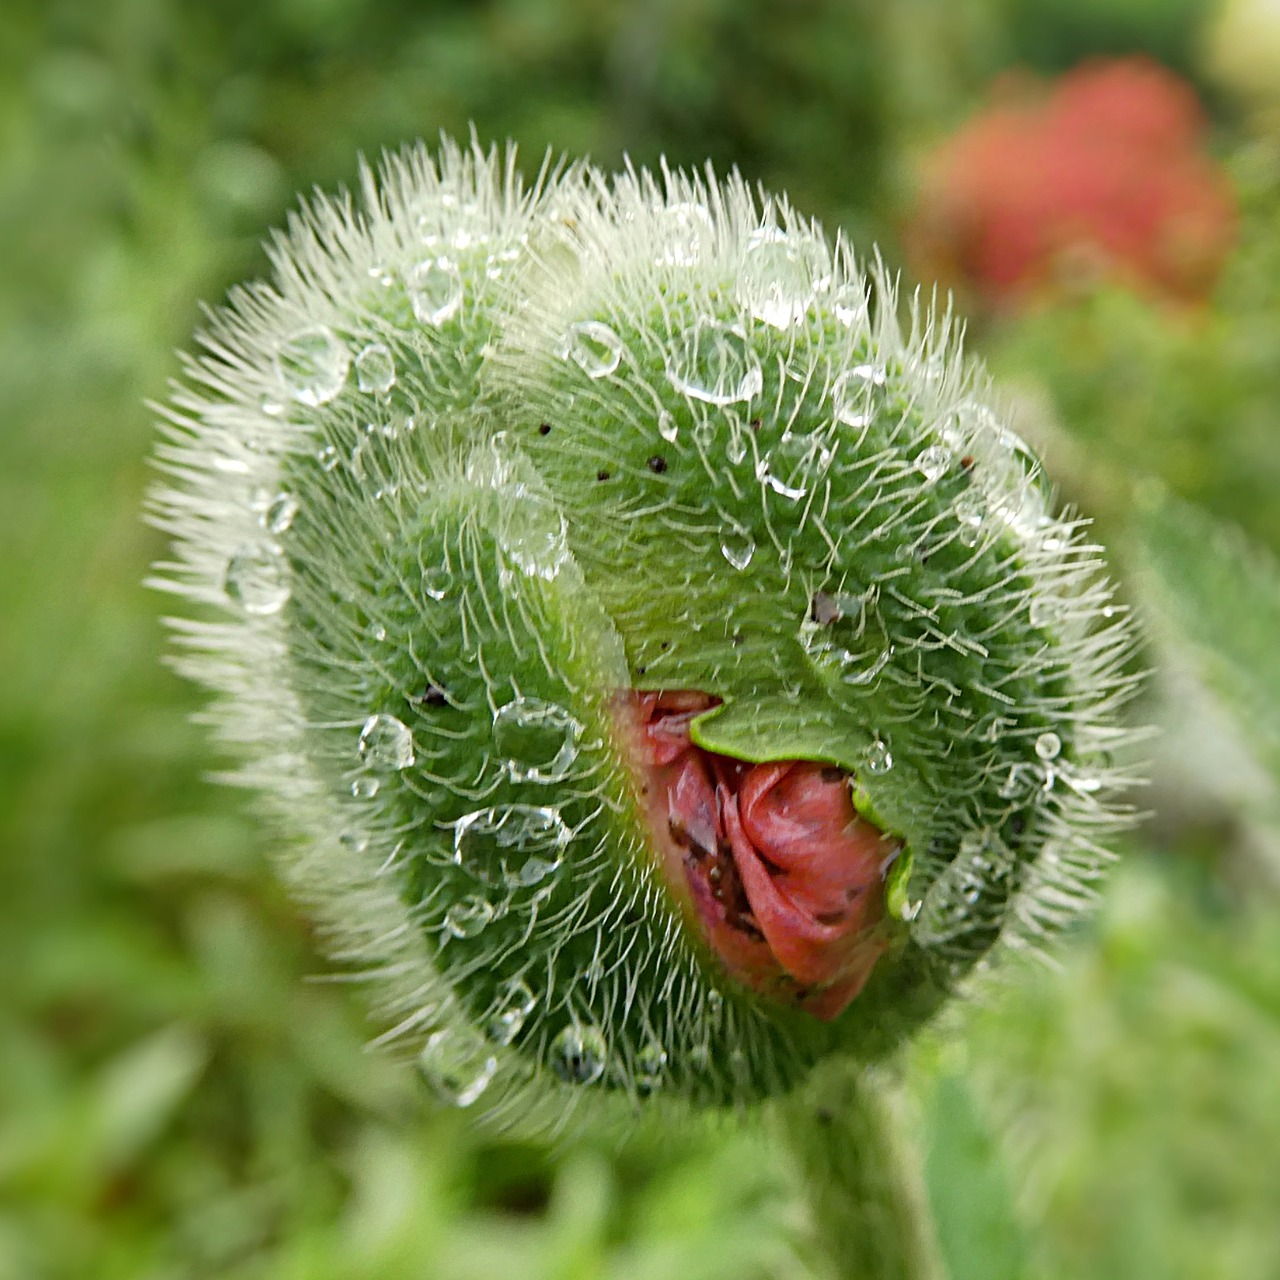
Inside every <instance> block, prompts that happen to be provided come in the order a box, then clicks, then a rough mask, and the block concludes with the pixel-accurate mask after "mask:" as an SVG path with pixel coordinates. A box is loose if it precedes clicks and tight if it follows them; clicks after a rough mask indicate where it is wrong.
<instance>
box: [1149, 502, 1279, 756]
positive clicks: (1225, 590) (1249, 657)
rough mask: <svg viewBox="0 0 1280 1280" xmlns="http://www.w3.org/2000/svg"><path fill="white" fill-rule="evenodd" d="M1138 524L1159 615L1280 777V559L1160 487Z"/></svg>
mask: <svg viewBox="0 0 1280 1280" xmlns="http://www.w3.org/2000/svg"><path fill="white" fill-rule="evenodd" d="M1135 528H1136V533H1137V539H1138V553H1139V557H1140V562H1141V565H1142V577H1141V579H1140V583H1139V585H1140V587H1141V588H1142V590H1143V593H1144V602H1145V604H1146V606H1147V610H1148V612H1149V613H1150V614H1151V621H1152V623H1153V624H1154V625H1155V627H1156V628H1157V630H1158V631H1159V632H1161V633H1163V635H1164V636H1165V638H1166V639H1167V640H1168V641H1170V642H1171V643H1173V644H1175V645H1177V646H1178V647H1179V649H1181V650H1183V651H1185V653H1186V654H1187V655H1188V656H1189V657H1190V658H1191V660H1192V661H1193V663H1194V664H1195V668H1196V670H1197V672H1198V674H1199V675H1200V677H1201V678H1202V679H1203V680H1204V682H1205V683H1206V684H1207V685H1208V686H1209V688H1210V689H1212V690H1213V691H1214V692H1215V693H1216V694H1217V695H1218V696H1219V697H1220V698H1221V699H1222V702H1223V704H1224V706H1225V707H1226V709H1227V710H1228V711H1229V712H1230V713H1231V715H1232V716H1234V717H1235V719H1236V720H1237V722H1238V723H1239V725H1240V727H1241V729H1242V730H1243V731H1244V732H1245V734H1246V735H1247V737H1248V739H1249V741H1250V743H1251V745H1252V747H1253V749H1254V751H1255V752H1256V753H1257V755H1258V757H1259V759H1260V760H1261V762H1262V763H1263V764H1265V765H1267V766H1268V767H1269V768H1270V769H1271V771H1272V773H1273V774H1274V775H1275V777H1276V778H1277V779H1278V780H1280V565H1277V564H1276V562H1275V560H1274V558H1273V557H1272V556H1271V555H1270V554H1269V553H1267V552H1266V551H1264V550H1263V549H1262V548H1261V547H1258V546H1255V545H1252V544H1250V543H1249V542H1247V541H1246V540H1245V538H1244V537H1243V535H1241V534H1240V533H1239V531H1237V530H1235V529H1232V528H1231V527H1229V526H1227V525H1224V524H1222V523H1221V522H1219V521H1217V520H1215V519H1214V518H1213V517H1211V516H1209V515H1207V514H1206V513H1205V512H1203V511H1200V510H1198V509H1196V508H1195V507H1192V506H1189V505H1188V504H1186V503H1184V502H1180V501H1178V500H1177V499H1175V498H1172V497H1170V496H1169V495H1168V494H1166V493H1165V492H1164V491H1162V490H1159V489H1156V488H1154V487H1152V488H1150V489H1149V490H1146V491H1144V495H1143V498H1142V500H1141V502H1140V506H1139V510H1138V512H1137V515H1136V517H1135Z"/></svg>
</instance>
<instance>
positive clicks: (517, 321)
mask: <svg viewBox="0 0 1280 1280" xmlns="http://www.w3.org/2000/svg"><path fill="white" fill-rule="evenodd" d="M273 264H274V269H275V274H274V278H273V280H272V281H271V282H270V283H267V284H259V285H254V286H250V287H248V288H245V289H242V290H238V291H236V292H234V293H233V294H232V296H231V298H230V299H229V301H228V303H227V305H226V306H225V307H224V308H222V309H221V310H219V311H217V312H215V313H214V314H213V316H212V319H211V321H210V325H209V328H208V329H207V331H206V332H205V333H204V334H203V335H202V337H201V339H200V342H201V354H200V355H198V356H197V357H195V358H193V359H191V360H190V361H189V362H188V364H187V368H186V374H185V377H184V379H183V381H182V383H181V385H180V386H179V387H178V388H177V389H176V390H175V393H174V397H173V401H172V406H171V408H170V409H169V410H168V411H167V413H166V423H165V441H164V443H163V444H162V445H161V447H160V449H159V452H158V465H159V466H160V468H161V469H162V470H163V471H165V473H166V480H165V482H164V484H163V485H162V486H161V487H158V488H157V490H156V492H155V493H154V494H153V497H152V511H153V517H154V519H155V520H156V522H157V523H159V524H160V525H161V526H162V527H163V528H164V529H166V530H167V531H169V533H170V534H171V535H172V538H173V542H174V550H175V554H174V557H173V560H172V563H169V564H166V565H164V566H162V567H161V571H160V576H159V578H158V583H159V585H161V586H163V587H166V588H167V589H169V590H172V591H175V592H177V593H178V594H180V595H182V596H184V597H185V598H186V599H187V600H188V601H189V602H190V604H191V606H192V607H191V609H189V611H188V616H187V617H185V618H182V619H175V620H174V621H173V623H172V626H173V629H174V634H175V638H176V641H177V644H178V646H179V650H180V653H179V656H178V659H177V663H178V665H179V667H180V668H181V669H182V670H183V671H185V672H186V673H188V674H189V675H191V676H192V677H194V678H195V679H197V680H199V681H201V682H203V683H204V684H205V685H207V686H209V687H210V688H211V689H212V690H213V691H214V692H215V694H216V700H215V703H214V711H213V717H214V720H215V723H216V724H217V727H218V729H219V732H220V734H221V736H222V737H223V738H224V740H226V741H227V742H229V743H230V744H232V745H233V746H234V747H235V748H236V750H237V751H238V752H239V753H240V755H241V756H242V758H243V760H244V764H243V766H242V768H241V769H240V771H239V773H238V775H237V778H238V780H239V781H241V782H243V783H244V784H246V785H248V786H250V787H252V788H253V789H254V790H255V791H257V792H258V793H259V794H260V795H261V796H262V798H263V800H264V801H265V803H266V804H267V806H268V807H269V808H270V809H271V810H272V811H273V812H274V814H275V815H276V816H277V818H278V819H280V820H281V821H282V822H283V824H284V825H285V827H286V829H287V830H289V831H290V832H291V833H292V834H293V836H294V837H295V838H294V840H293V841H291V843H290V846H289V850H290V851H289V853H288V854H287V856H286V865H287V867H288V874H289V876H290V878H291V880H292V882H293V884H294V885H295V887H296V889H297V891H298V892H299V893H300V894H301V895H302V896H303V898H304V899H305V900H307V901H308V902H309V903H310V904H312V906H313V908H314V910H315V912H316V913H317V915H318V916H319V917H320V919H321V920H322V921H323V922H324V924H325V925H326V926H327V928H328V930H329V932H330V936H331V940H332V949H333V952H334V954H335V955H336V956H337V957H338V958H339V959H340V960H342V961H343V962H344V963H346V964H349V965H351V966H354V967H356V968H359V969H361V970H363V971H364V972H366V973H367V974H368V975H369V977H370V979H371V986H372V988H373V989H374V990H375V991H377V992H379V993H380V996H381V999H380V1006H379V1008H380V1013H381V1014H382V1016H383V1017H385V1018H387V1019H388V1022H389V1025H390V1026H391V1028H392V1030H391V1032H390V1033H389V1037H390V1038H391V1039H393V1040H395V1041H398V1042H400V1043H402V1044H406V1045H410V1046H412V1047H413V1048H414V1050H415V1051H416V1052H417V1053H418V1054H419V1055H420V1061H421V1065H422V1069H423V1071H424V1073H425V1074H426V1075H427V1077H428V1078H429V1079H430V1080H431V1082H432V1084H433V1085H434V1086H435V1088H436V1089H437V1090H438V1091H439V1092H440V1093H441V1094H442V1095H444V1096H446V1097H448V1098H450V1099H451V1100H453V1101H454V1102H456V1103H459V1104H461V1105H471V1104H478V1105H483V1106H485V1107H486V1108H493V1109H497V1110H498V1111H499V1112H505V1113H506V1114H514V1113H516V1112H517V1111H522V1112H523V1111H527V1110H528V1109H529V1107H530V1106H534V1105H537V1104H540V1103H545V1102H546V1101H547V1100H551V1102H552V1105H551V1106H550V1107H549V1108H547V1107H542V1112H541V1113H542V1114H546V1115H549V1116H559V1115H561V1114H563V1111H564V1107H565V1105H567V1104H570V1103H573V1102H574V1101H580V1100H581V1099H582V1098H584V1097H585V1096H588V1095H589V1096H593V1097H594V1096H596V1095H604V1094H616V1095H622V1096H623V1097H626V1098H630V1099H632V1100H634V1099H636V1098H639V1097H642V1096H648V1095H651V1094H663V1095H666V1096H669V1097H672V1098H675V1099H680V1100H683V1101H687V1102H692V1103H697V1104H704V1105H713V1106H721V1105H728V1104H735V1103H741V1102H744V1101H749V1100H752V1099H755V1098H759V1097H762V1096H765V1095H768V1094H772V1093H777V1092H780V1091H785V1090H787V1089H789V1088H790V1087H792V1086H793V1085H795V1084H796V1083H797V1082H799V1081H800V1080H801V1079H803V1078H804V1077H805V1076H806V1074H807V1073H808V1072H809V1070H810V1069H811V1068H812V1067H813V1066H814V1064H815V1063H817V1062H818V1061H819V1060H820V1059H822V1058H823V1057H824V1056H826V1055H828V1054H831V1053H833V1052H843V1053H847V1054H852V1055H853V1056H855V1057H859V1058H862V1059H864V1060H870V1059H873V1058H876V1057H878V1056H880V1055H883V1054H884V1053H885V1052H887V1051H888V1050H889V1049H891V1048H892V1047H893V1046H894V1045H895V1044H896V1043H898V1042H899V1041H900V1040H901V1038H902V1037H903V1036H904V1035H906V1034H908V1033H909V1032H910V1031H911V1030H913V1029H914V1028H915V1027H917V1026H919V1025H920V1023H921V1022H922V1021H923V1020H925V1019H926V1018H928V1017H929V1016H930V1014H931V1013H932V1012H933V1011H934V1010H936V1008H937V1007H938V1006H939V1005H940V1003H941V1002H942V1001H943V1000H944V999H945V998H946V997H947V996H948V995H949V994H950V993H951V992H952V991H953V990H954V989H955V988H956V986H957V984H959V983H960V982H961V981H962V980H963V979H964V977H965V975H966V974H967V973H968V972H969V971H970V970H971V969H972V968H973V967H974V966H975V965H976V964H978V963H979V962H980V961H981V960H982V959H983V957H984V956H986V955H987V953H988V952H989V951H990V950H991V948H992V947H993V946H994V945H995V943H996V942H997V941H998V940H999V939H1001V938H1002V937H1003V938H1005V939H1008V940H1011V941H1019V940H1021V941H1027V940H1031V941H1036V940H1038V939H1039V938H1041V937H1042V936H1043V935H1045V934H1046V933H1048V932H1051V931H1052V930H1053V929H1055V928H1057V927H1058V926H1059V925H1061V924H1062V923H1063V922H1064V921H1065V920H1066V919H1067V918H1068V917H1070V915H1071V914H1072V913H1073V912H1074V911H1075V910H1076V909H1077V908H1078V907H1079V906H1080V905H1082V904H1083V903H1084V902H1085V901H1086V900H1087V899H1088V896H1089V894H1090V892H1091V885H1092V882H1093V880H1094V879H1095V877H1096V875H1097V872H1098V868H1099V867H1100V865H1101V863H1102V861H1103V860H1104V858H1105V856H1106V855H1105V851H1104V848H1103V846H1102V845H1101V843H1100V842H1101V841H1103V840H1105V838H1106V836H1107V834H1108V833H1110V832H1111V831H1112V830H1113V829H1114V828H1115V827H1116V826H1117V825H1118V824H1119V823H1120V822H1122V821H1123V819H1124V816H1125V815H1124V810H1123V809H1122V808H1121V807H1119V806H1118V805H1117V803H1116V801H1115V799H1114V794H1115V791H1116V789H1117V787H1118V785H1119V783H1120V782H1121V781H1122V778H1121V777H1120V775H1119V773H1118V771H1117V769H1116V767H1115V766H1114V764H1113V756H1114V753H1115V752H1116V750H1117V748H1118V747H1119V746H1121V745H1123V743H1124V741H1125V736H1126V735H1125V731H1124V730H1123V729H1121V728H1120V727H1118V724H1117V714H1118V711H1119V709H1120V707H1121V706H1122V704H1123V703H1124V701H1125V700H1126V698H1127V697H1128V695H1129V693H1130V691H1131V687H1132V682H1131V679H1130V677H1129V676H1128V675H1126V668H1125V662H1126V659H1127V656H1128V654H1129V651H1130V647H1131V635H1130V629H1129V627H1128V625H1127V623H1126V621H1125V619H1124V617H1123V616H1122V614H1121V613H1120V612H1119V611H1117V609H1116V608H1115V607H1114V606H1113V605H1112V604H1111V603H1110V600H1111V597H1110V593H1109V590H1108V588H1107V586H1106V584H1105V582H1104V581H1103V580H1102V579H1101V577H1100V576H1099V569H1098V549H1097V548H1096V547H1094V546H1092V545H1091V544H1090V543H1088V542H1087V541H1086V539H1085V537H1084V534H1083V531H1082V524H1081V522H1079V521H1077V520H1074V519H1071V518H1063V517H1060V516H1058V515H1056V514H1055V512H1054V510H1053V503H1052V499H1051V494H1050V492H1049V489H1048V486H1047V482H1046V480H1045V478H1044V476H1043V474H1042V471H1041V467H1040V464H1039V462H1038V461H1037V459H1036V458H1035V457H1034V456H1033V455H1032V453H1031V452H1030V450H1029V449H1028V448H1027V446H1026V445H1025V444H1024V443H1023V442H1022V441H1021V440H1020V439H1018V437H1017V436H1015V435H1014V434H1012V432H1010V431H1009V430H1008V429H1007V428H1006V427H1005V426H1004V425H1003V424H1002V422H1001V421H1000V419H999V416H998V415H997V414H996V413H995V412H994V411H993V409H992V407H991V404H990V396H989V391H988V388H987V386H986V384H985V382H984V381H983V380H982V377H981V375H980V374H979V373H978V372H977V371H975V370H974V368H973V367H972V366H971V365H969V364H966V363H965V362H964V360H963V359H962V356H961V353H960V350H959V343H958V338H957V336H956V334H955V333H954V331H953V329H952V326H951V324H950V321H949V317H948V316H946V315H943V314H939V313H937V312H935V311H931V310H929V309H927V308H924V307H921V306H919V305H917V304H913V305H912V307H911V308H910V317H909V320H908V322H907V324H906V327H905V329H904V328H903V326H902V323H901V322H900V319H899V316H898V306H897V297H896V293H895V290H894V287H893V285H892V283H891V281H890V280H889V279H888V278H887V277H886V275H885V273H884V271H883V270H882V269H881V268H879V267H875V268H873V269H871V270H870V271H869V272H868V271H866V270H864V269H863V268H862V267H861V266H859V264H858V263H857V262H856V261H855V260H854V258H853V256H852V255H851V254H850V252H849V251H848V250H847V248H846V247H845V246H844V245H843V244H840V243H839V242H837V244H836V246H835V247H834V248H833V247H832V246H831V244H830V243H829V242H828V241H827V240H826V239H825V238H824V237H823V236H822V234H821V232H820V230H819V228H818V227H817V226H816V225H814V224H812V223H810V222H808V221H806V220H805V219H803V218H801V217H799V216H797V215H796V214H794V213H793V212H792V211H791V210H790V209H789V207H788V206H787V205H786V204H785V203H784V202H782V201H780V200H777V199H774V198H772V197H769V196H764V195H759V196H756V195H753V194H752V193H750V192H749V191H748V190H747V188H746V187H745V186H744V185H743V184H742V183H741V181H739V180H738V179H736V178H734V179H731V180H730V181H728V182H727V183H724V184H721V183H718V182H716V181H715V180H714V179H713V178H710V177H708V178H706V179H703V178H692V177H688V176H685V175H681V174H677V173H671V172H667V171H665V170H664V171H663V173H662V174H661V176H660V177H656V178H655V177H653V176H651V175H649V174H647V173H644V172H628V173H625V174H623V175H621V176H619V177H617V178H616V179H612V180H609V179H606V178H604V177H603V176H601V175H599V174H597V173H595V172H594V171H592V170H589V169H585V168H578V167H569V168H566V169H544V171H543V172H542V174H541V175H540V176H539V178H538V180H537V181H536V182H535V183H534V184H533V185H532V186H531V187H529V188H525V187H524V186H522V184H521V182H520V180H519V178H518V176H517V174H516V171H515V169H514V165H513V162H512V160H511V158H510V157H506V158H504V157H501V156H499V155H497V154H496V153H487V154H486V153H483V152H481V151H480V150H479V149H477V148H474V147H473V148H472V149H471V150H469V151H462V150H459V149H457V148H454V147H452V146H450V145H448V144H446V145H445V146H444V148H443V149H442V152H441V154H440V155H439V157H438V158H432V157H431V156H429V155H428V154H427V153H426V152H425V151H422V150H415V151H410V152H408V153H406V154H404V155H402V156H400V157H398V158H394V159H391V160H389V161H387V163H386V164H385V165H384V167H383V169H382V171H381V173H380V174H379V175H377V176H374V175H373V174H372V173H370V172H365V174H364V175H363V181H362V192H361V197H360V199H359V201H357V200H355V199H354V198H351V197H346V196H344V197H341V198H339V199H336V200H328V199H319V200H317V201H316V202H315V203H314V204H313V205H312V206H310V207H309V208H307V209H306V210H304V212H303V213H302V214H300V215H299V216H297V217H296V218H295V219H294V221H293V223H292V224H291V226H290V228H289V230H288V232H287V233H286V234H285V235H283V236H281V237H280V238H278V239H277V240H276V241H275V243H274V246H273Z"/></svg>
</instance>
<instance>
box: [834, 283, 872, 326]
mask: <svg viewBox="0 0 1280 1280" xmlns="http://www.w3.org/2000/svg"><path fill="white" fill-rule="evenodd" d="M831 306H832V309H833V310H834V311H835V313H836V320H837V321H838V322H839V323H840V324H842V325H844V326H845V328H847V329H852V328H853V327H854V326H855V325H857V326H862V325H865V324H866V323H867V320H868V315H869V310H870V308H869V307H868V305H867V291H866V288H865V287H864V286H863V285H861V284H854V283H853V282H852V281H846V282H845V283H844V284H840V285H837V286H836V287H835V289H834V290H833V292H832V295H831Z"/></svg>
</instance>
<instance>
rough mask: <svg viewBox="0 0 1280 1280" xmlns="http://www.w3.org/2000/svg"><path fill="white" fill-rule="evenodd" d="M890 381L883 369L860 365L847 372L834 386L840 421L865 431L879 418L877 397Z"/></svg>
mask: <svg viewBox="0 0 1280 1280" xmlns="http://www.w3.org/2000/svg"><path fill="white" fill-rule="evenodd" d="M887 381H888V374H887V373H886V371H885V370H884V369H882V368H881V367H880V366H879V365H874V364H859V365H855V366H854V367H853V368H852V369H846V370H845V371H844V372H843V373H842V374H840V375H839V377H837V378H836V380H835V382H833V383H832V384H831V403H832V407H833V409H834V410H835V415H836V417H837V418H838V419H839V420H840V421H841V422H844V423H847V424H848V425H849V426H851V427H865V426H867V424H868V423H870V422H871V421H872V420H873V419H874V418H875V409H876V394H877V392H878V390H879V389H880V388H882V387H883V386H884V385H885V383H886V382H887Z"/></svg>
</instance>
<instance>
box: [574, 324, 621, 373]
mask: <svg viewBox="0 0 1280 1280" xmlns="http://www.w3.org/2000/svg"><path fill="white" fill-rule="evenodd" d="M560 355H561V356H562V357H563V358H564V359H566V360H572V361H573V363H574V364H576V365H577V366H578V368H579V369H581V370H582V371H583V373H585V374H586V375H587V377H589V378H605V377H608V375H609V374H611V373H612V372H613V371H614V370H615V369H616V368H617V367H618V365H619V363H620V362H621V360H622V339H621V338H619V337H618V335H617V334H616V333H614V331H613V330H612V329H610V328H609V326H608V325H607V324H601V323H600V322H599V321H598V320H581V321H579V322H578V323H577V324H574V325H570V326H569V332H568V333H566V334H565V336H564V338H563V340H562V341H561V343H560Z"/></svg>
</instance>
